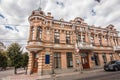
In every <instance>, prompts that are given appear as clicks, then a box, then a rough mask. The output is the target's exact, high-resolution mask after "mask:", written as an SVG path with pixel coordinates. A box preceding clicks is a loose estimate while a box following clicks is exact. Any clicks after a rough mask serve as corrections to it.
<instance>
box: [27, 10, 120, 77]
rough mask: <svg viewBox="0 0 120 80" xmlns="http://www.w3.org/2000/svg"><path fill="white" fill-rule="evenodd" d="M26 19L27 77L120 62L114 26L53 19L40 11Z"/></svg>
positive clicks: (119, 42)
mask: <svg viewBox="0 0 120 80" xmlns="http://www.w3.org/2000/svg"><path fill="white" fill-rule="evenodd" d="M28 20H29V23H30V31H29V39H28V44H27V46H26V49H27V50H28V51H29V63H28V71H27V73H28V74H31V73H38V74H39V75H44V74H52V73H62V72H69V71H75V70H80V69H91V68H96V67H102V66H103V65H104V64H105V63H106V62H108V61H110V60H118V59H120V38H119V36H118V31H116V29H115V28H114V26H113V25H109V26H107V27H105V28H101V27H95V26H89V25H88V24H87V23H85V22H84V20H83V19H82V18H80V17H77V18H75V19H74V20H71V21H69V22H66V21H64V20H63V19H60V20H55V19H54V17H53V16H52V15H51V13H49V12H48V13H47V15H45V13H44V12H43V11H42V10H41V9H38V10H34V11H32V14H31V15H30V16H29V18H28Z"/></svg>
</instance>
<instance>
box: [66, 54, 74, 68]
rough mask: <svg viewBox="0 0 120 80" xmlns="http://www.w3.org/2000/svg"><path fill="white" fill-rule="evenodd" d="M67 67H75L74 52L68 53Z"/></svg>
mask: <svg viewBox="0 0 120 80" xmlns="http://www.w3.org/2000/svg"><path fill="white" fill-rule="evenodd" d="M66 58H67V67H73V60H72V52H67V53H66Z"/></svg>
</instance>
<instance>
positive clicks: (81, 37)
mask: <svg viewBox="0 0 120 80" xmlns="http://www.w3.org/2000/svg"><path fill="white" fill-rule="evenodd" d="M80 35H81V36H80V37H81V42H82V43H83V35H82V32H81V33H80Z"/></svg>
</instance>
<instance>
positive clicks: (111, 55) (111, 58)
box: [110, 53, 113, 61]
mask: <svg viewBox="0 0 120 80" xmlns="http://www.w3.org/2000/svg"><path fill="white" fill-rule="evenodd" d="M110 60H111V61H112V60H113V54H112V53H110Z"/></svg>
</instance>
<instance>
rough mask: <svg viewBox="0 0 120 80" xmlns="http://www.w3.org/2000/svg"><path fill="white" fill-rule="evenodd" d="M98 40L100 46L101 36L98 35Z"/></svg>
mask: <svg viewBox="0 0 120 80" xmlns="http://www.w3.org/2000/svg"><path fill="white" fill-rule="evenodd" d="M98 40H99V44H100V46H102V39H101V36H98Z"/></svg>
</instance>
